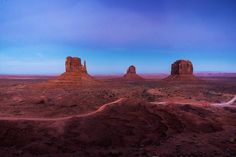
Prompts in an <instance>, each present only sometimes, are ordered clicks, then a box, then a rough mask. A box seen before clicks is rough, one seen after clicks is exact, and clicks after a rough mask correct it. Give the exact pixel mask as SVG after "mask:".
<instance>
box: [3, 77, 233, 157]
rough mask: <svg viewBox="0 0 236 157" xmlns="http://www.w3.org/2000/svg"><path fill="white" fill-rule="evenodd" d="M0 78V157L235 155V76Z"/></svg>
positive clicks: (182, 156)
mask: <svg viewBox="0 0 236 157" xmlns="http://www.w3.org/2000/svg"><path fill="white" fill-rule="evenodd" d="M142 77H143V78H145V79H143V80H135V81H130V80H125V79H121V78H120V77H112V76H106V77H102V76H100V77H96V76H95V77H94V79H95V80H96V81H97V82H98V83H97V84H94V85H85V86H83V85H68V84H66V85H65V84H61V85H58V84H53V83H51V80H53V79H55V78H54V77H42V76H40V77H37V76H35V77H28V78H26V77H22V76H12V77H10V78H9V77H7V76H1V79H0V140H1V142H0V156H4V157H13V156H24V157H33V156H39V157H51V156H53V157H54V156H55V157H67V156H68V157H136V156H137V157H206V156H207V157H216V156H219V157H233V156H236V102H235V101H234V97H235V95H236V77H235V76H234V75H232V76H213V75H210V76H209V75H208V76H201V77H200V76H199V77H198V78H199V80H198V81H166V80H165V79H163V77H152V78H151V77H150V76H142Z"/></svg>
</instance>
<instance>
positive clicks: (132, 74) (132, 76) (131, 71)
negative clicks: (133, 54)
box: [123, 65, 144, 81]
mask: <svg viewBox="0 0 236 157" xmlns="http://www.w3.org/2000/svg"><path fill="white" fill-rule="evenodd" d="M123 79H125V80H134V81H137V80H144V79H143V78H142V77H141V76H139V75H137V73H136V68H135V66H133V65H131V66H130V67H129V68H128V70H127V72H126V74H125V75H124V76H123Z"/></svg>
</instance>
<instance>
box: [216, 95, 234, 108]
mask: <svg viewBox="0 0 236 157" xmlns="http://www.w3.org/2000/svg"><path fill="white" fill-rule="evenodd" d="M235 101H236V95H235V96H234V97H233V98H232V99H231V100H230V101H228V102H224V103H217V104H212V105H215V106H223V107H225V106H231V105H232V104H233V103H234V102H235ZM231 107H236V106H231Z"/></svg>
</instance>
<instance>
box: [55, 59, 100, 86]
mask: <svg viewBox="0 0 236 157" xmlns="http://www.w3.org/2000/svg"><path fill="white" fill-rule="evenodd" d="M65 70H66V71H65V72H64V73H63V74H61V75H60V76H59V77H58V78H57V79H56V80H54V81H53V82H56V83H60V84H79V85H87V84H95V83H96V82H97V81H95V80H94V78H93V77H92V76H90V75H89V74H88V72H87V67H86V62H85V61H84V65H83V64H82V63H81V59H80V58H78V57H71V56H69V57H67V58H66V62H65Z"/></svg>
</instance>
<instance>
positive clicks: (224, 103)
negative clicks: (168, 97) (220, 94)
mask: <svg viewBox="0 0 236 157" xmlns="http://www.w3.org/2000/svg"><path fill="white" fill-rule="evenodd" d="M235 101H236V95H235V96H234V97H233V98H232V99H231V100H229V101H227V102H223V103H214V104H209V105H213V106H219V107H226V106H227V107H236V106H232V104H233V103H234V102H235ZM151 103H152V104H156V105H166V104H168V103H174V104H192V105H195V104H196V103H193V102H191V101H190V102H165V101H163V102H151Z"/></svg>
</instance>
